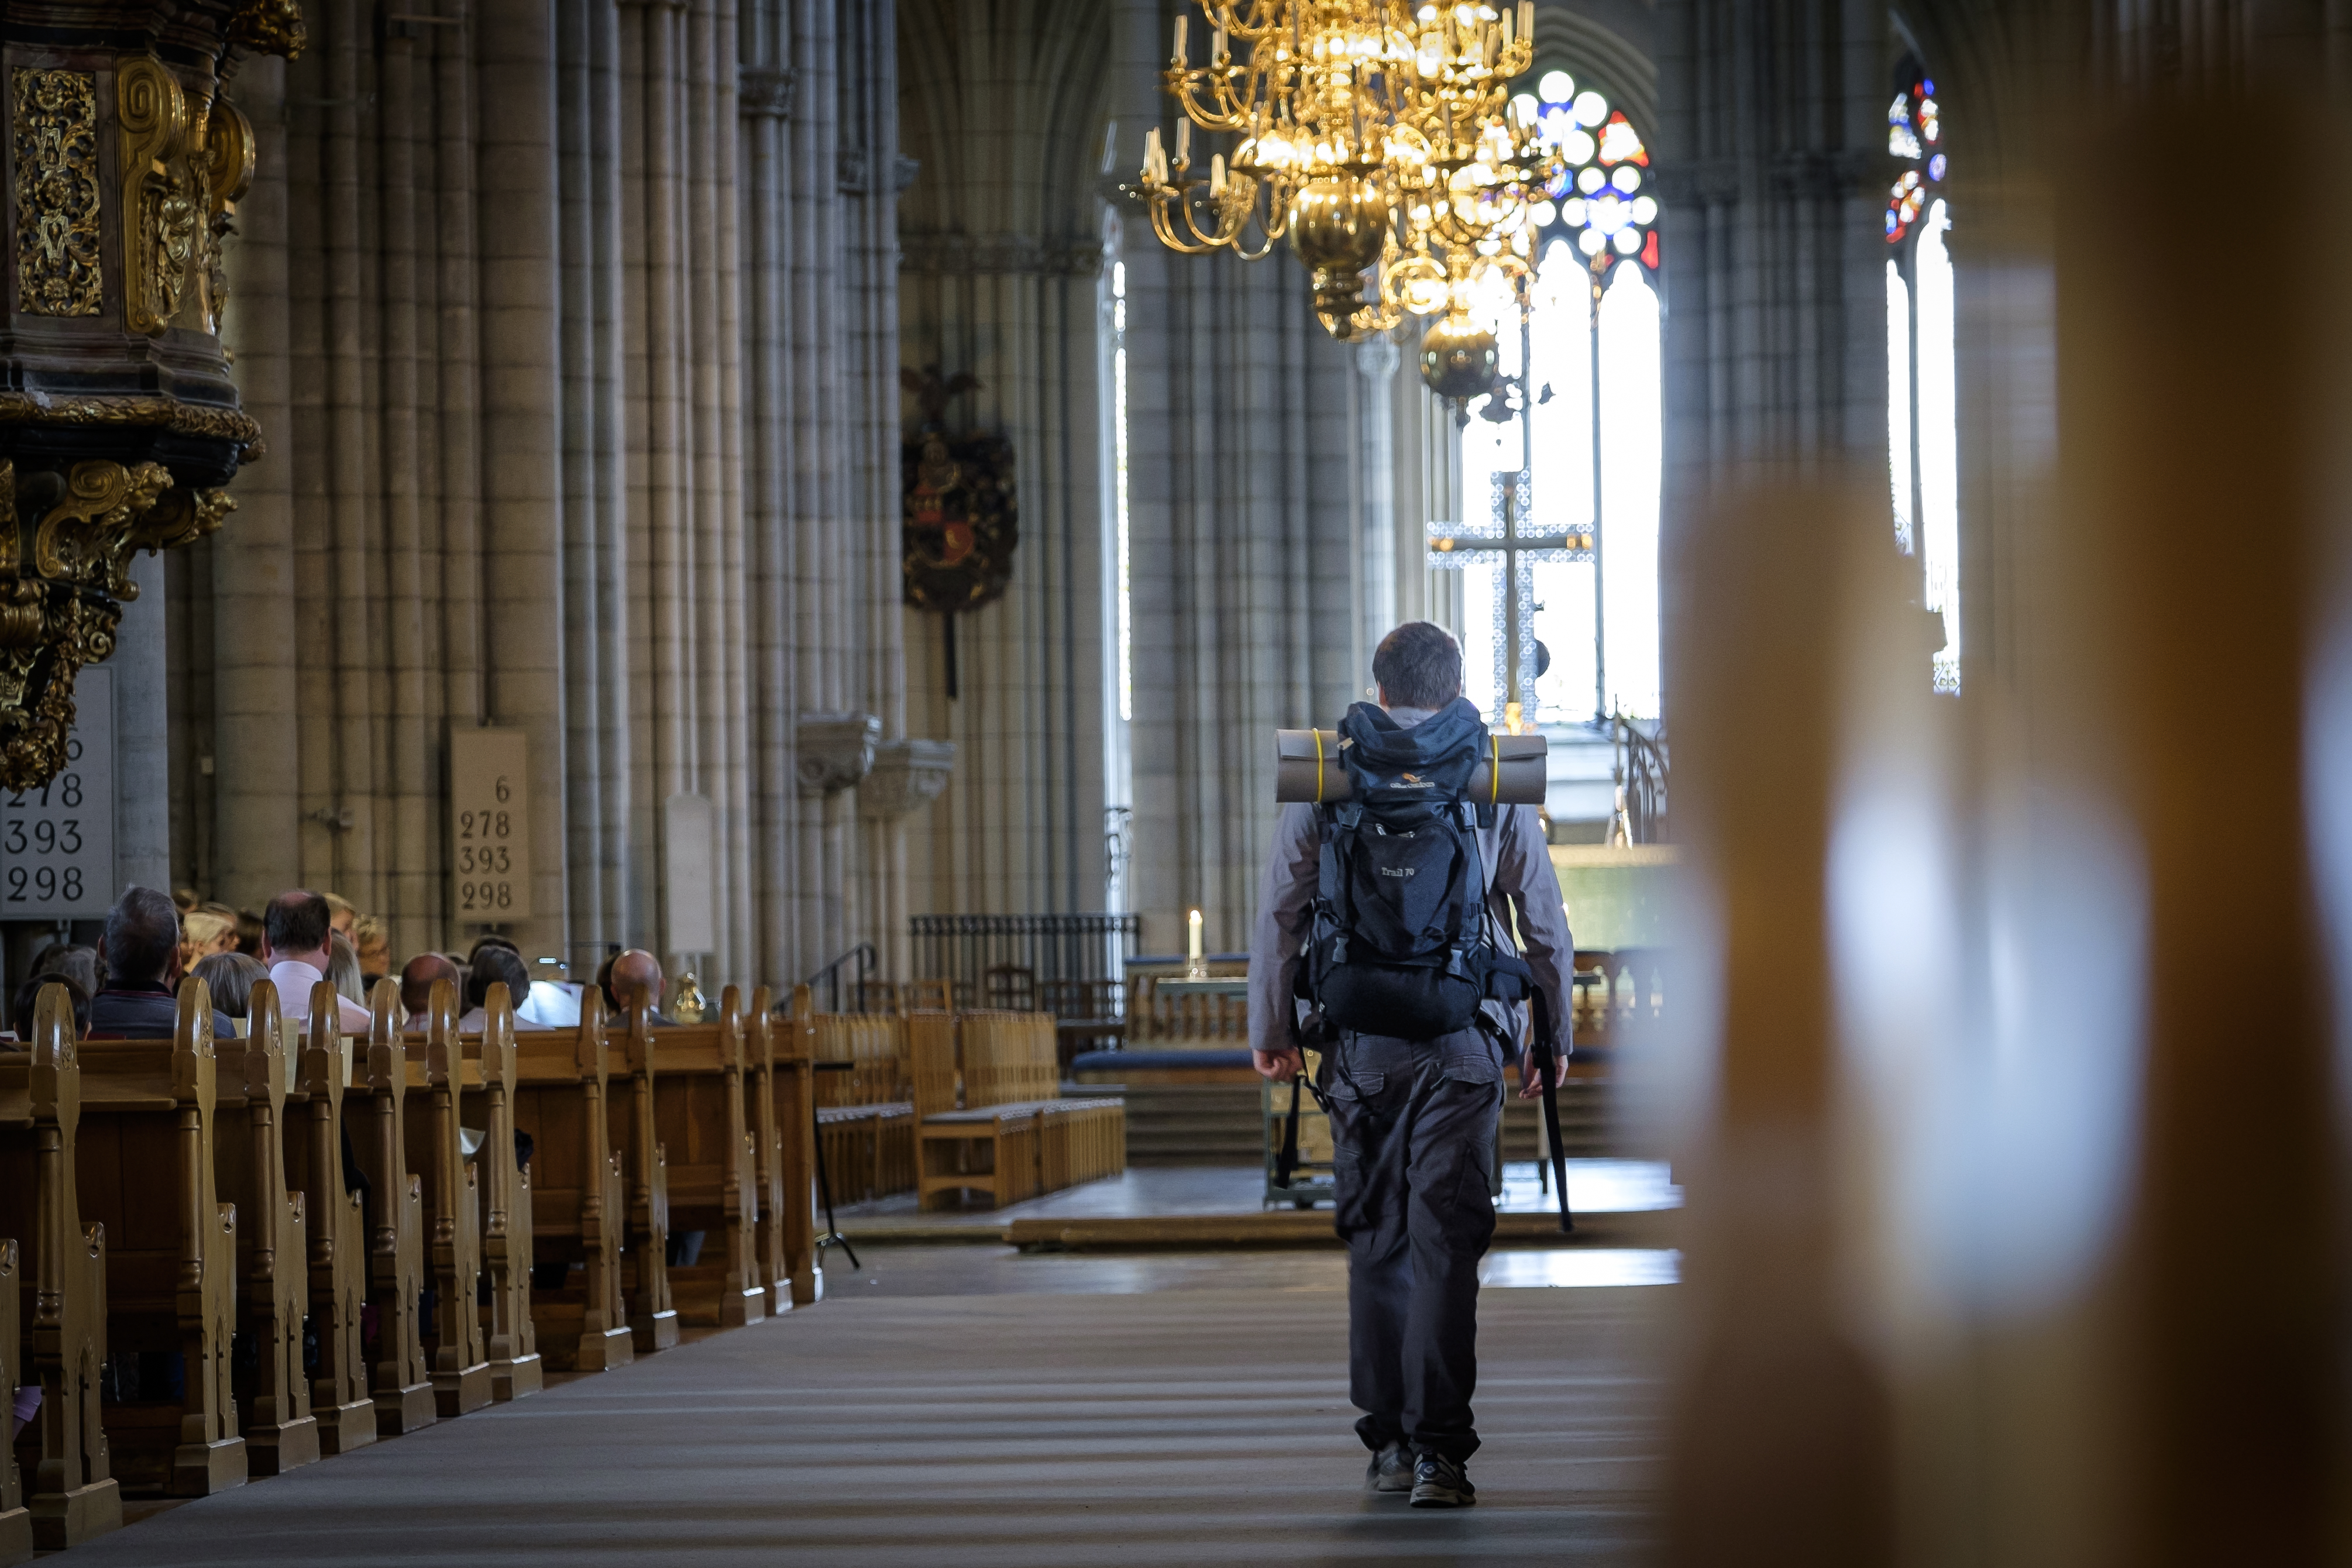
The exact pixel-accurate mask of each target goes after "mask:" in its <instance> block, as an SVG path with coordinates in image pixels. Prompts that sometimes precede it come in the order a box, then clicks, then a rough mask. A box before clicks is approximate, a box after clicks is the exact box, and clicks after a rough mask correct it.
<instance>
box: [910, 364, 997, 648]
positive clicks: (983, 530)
mask: <svg viewBox="0 0 2352 1568" xmlns="http://www.w3.org/2000/svg"><path fill="white" fill-rule="evenodd" d="M899 377H900V380H901V382H902V384H904V385H905V386H906V387H907V389H908V391H910V392H912V393H913V394H914V395H915V396H916V398H917V400H918V401H919V403H920V405H922V410H923V427H922V429H921V431H920V432H919V434H917V435H915V436H913V437H909V438H908V440H907V442H906V443H905V445H904V447H903V467H904V484H905V489H904V495H905V510H904V511H903V513H902V514H901V515H902V521H903V527H904V545H903V555H902V568H901V569H902V571H903V573H904V575H905V582H906V597H907V603H908V605H912V606H913V607H914V608H916V609H919V610H931V611H935V612H938V613H940V614H941V615H948V616H954V615H959V614H961V613H963V612H965V611H969V610H976V609H979V608H980V607H981V606H982V605H988V604H992V603H993V602H994V601H995V600H996V599H997V598H998V597H999V596H1001V595H1003V592H1004V587H1005V584H1007V583H1008V582H1010V581H1011V580H1012V577H1013V547H1014V546H1015V545H1016V544H1018V543H1019V542H1020V538H1021V531H1020V526H1019V514H1018V512H1017V510H1016V509H1015V506H1014V502H1013V443H1011V442H1010V441H1007V440H1006V439H1005V438H1004V437H1002V436H987V435H982V434H980V433H979V432H977V431H974V432H971V433H970V434H967V435H963V436H950V435H948V434H947V433H946V430H945V427H944V426H943V424H942V418H941V416H943V415H944V413H945V412H946V405H947V400H948V399H949V398H950V397H952V396H954V395H957V394H958V393H961V392H969V391H971V390H974V389H976V388H977V387H978V386H979V385H980V383H979V382H978V381H977V380H975V379H974V378H973V377H972V376H971V375H970V374H957V375H955V376H953V377H951V378H948V379H945V380H942V379H941V377H940V373H939V367H938V366H936V365H933V366H931V367H929V369H928V370H925V371H921V372H916V371H912V370H902V371H900V372H899Z"/></svg>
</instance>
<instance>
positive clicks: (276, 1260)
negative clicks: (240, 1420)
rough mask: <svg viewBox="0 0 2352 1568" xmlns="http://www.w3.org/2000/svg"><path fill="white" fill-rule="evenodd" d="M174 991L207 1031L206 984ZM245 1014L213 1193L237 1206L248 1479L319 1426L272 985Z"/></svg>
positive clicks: (311, 1453)
mask: <svg viewBox="0 0 2352 1568" xmlns="http://www.w3.org/2000/svg"><path fill="white" fill-rule="evenodd" d="M180 989H181V990H182V992H183V993H190V992H192V993H194V995H195V997H196V998H197V1001H196V1005H198V1006H200V1007H201V1008H202V1009H203V1017H204V1019H205V1024H206V1026H207V1027H209V1026H210V1021H211V1018H212V997H211V995H210V994H209V993H208V992H207V991H206V988H205V983H204V982H203V981H201V980H197V979H194V978H190V979H187V980H184V981H182V982H181V984H180ZM314 1005H315V1004H314ZM329 1005H330V1008H332V1006H333V1004H332V1003H330V1004H329ZM249 1016H250V1018H251V1024H250V1026H248V1029H247V1034H246V1037H245V1038H244V1039H242V1040H236V1039H232V1040H230V1041H228V1042H226V1047H227V1053H226V1058H225V1059H224V1061H223V1063H222V1070H221V1071H220V1072H219V1075H218V1087H219V1089H220V1101H219V1104H218V1107H217V1112H216V1113H217V1115H218V1117H219V1138H218V1141H217V1142H216V1143H215V1146H214V1151H213V1152H214V1157H215V1161H216V1173H217V1175H218V1177H219V1181H220V1192H221V1196H222V1198H223V1200H224V1201H225V1202H226V1203H229V1204H232V1205H235V1206H236V1212H237V1215H238V1217H239V1220H240V1222H241V1223H240V1224H239V1225H238V1226H237V1278H238V1284H239V1288H238V1290H237V1296H238V1306H237V1313H236V1322H237V1331H238V1332H239V1333H240V1334H242V1335H244V1336H245V1339H246V1342H247V1344H248V1345H250V1346H251V1347H252V1350H251V1353H252V1356H253V1366H252V1370H251V1371H250V1372H247V1373H240V1374H238V1375H237V1376H236V1378H235V1383H236V1392H237V1395H238V1398H239V1401H240V1402H241V1403H242V1404H243V1405H244V1406H245V1426H244V1430H245V1458H246V1464H247V1468H249V1469H250V1471H251V1472H252V1473H253V1474H254V1475H257V1476H275V1475H282V1474H283V1473H284V1472H286V1471H288V1470H290V1469H293V1468H296V1467H298V1466H300V1465H307V1464H310V1463H311V1462H312V1461H313V1460H315V1459H317V1458H319V1447H320V1445H319V1422H318V1418H317V1417H316V1416H314V1415H311V1414H310V1386H309V1384H308V1380H307V1379H306V1378H305V1377H304V1375H303V1372H302V1323H303V1320H304V1319H305V1318H307V1317H308V1316H309V1315H310V1247H309V1242H308V1236H307V1225H306V1221H307V1219H308V1217H309V1216H308V1214H307V1212H306V1206H305V1194H303V1193H301V1192H299V1191H293V1190H289V1187H288V1184H287V1178H286V1170H287V1165H286V1140H287V1133H288V1131H289V1129H288V1124H287V1110H286V1107H287V1098H288V1095H289V1092H290V1091H291V1090H292V1089H293V1087H294V1083H293V1073H292V1072H291V1070H290V1068H291V1066H292V1064H291V1063H289V1061H288V1060H287V1057H286V1037H285V1032H284V1030H283V1028H282V1027H281V1026H280V1019H279V1016H278V987H277V986H275V985H273V984H270V983H269V982H268V981H267V980H257V981H255V982H254V983H253V994H252V999H251V1003H250V1013H249ZM240 1047H241V1048H240ZM321 1217H322V1218H323V1217H325V1216H321Z"/></svg>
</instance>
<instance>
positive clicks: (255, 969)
mask: <svg viewBox="0 0 2352 1568" xmlns="http://www.w3.org/2000/svg"><path fill="white" fill-rule="evenodd" d="M190 973H193V974H194V976H195V977H196V978H197V979H199V980H201V981H203V982H204V983H205V986H206V988H207V989H209V990H210V991H211V992H212V994H213V1008H214V1010H215V1011H216V1012H219V1013H222V1014H225V1015H226V1016H228V1017H231V1018H242V1017H245V1016H247V1014H249V1013H251V1012H252V1011H253V983H254V982H255V981H257V980H267V979H268V978H269V971H268V970H267V969H264V968H262V967H261V960H259V959H257V958H251V957H247V955H246V954H244V953H242V952H215V953H214V954H212V955H211V956H210V957H207V958H200V959H198V960H196V966H195V968H194V970H192V971H190Z"/></svg>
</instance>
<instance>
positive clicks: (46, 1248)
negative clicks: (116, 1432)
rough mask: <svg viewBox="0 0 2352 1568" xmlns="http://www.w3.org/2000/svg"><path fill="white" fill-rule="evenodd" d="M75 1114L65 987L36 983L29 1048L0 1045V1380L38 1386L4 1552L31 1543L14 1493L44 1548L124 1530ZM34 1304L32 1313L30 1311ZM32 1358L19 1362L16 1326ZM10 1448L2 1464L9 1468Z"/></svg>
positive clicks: (100, 1295)
mask: <svg viewBox="0 0 2352 1568" xmlns="http://www.w3.org/2000/svg"><path fill="white" fill-rule="evenodd" d="M80 1122H81V1068H80V1062H79V1053H78V1052H77V1051H76V1049H75V1042H74V1024H73V1006H72V1004H71V1003H70V1002H69V1001H68V1000H67V997H66V991H65V987H63V986H62V985H47V986H44V987H42V989H41V992H40V994H39V998H38V1000H37V1003H36V1005H35V1011H34V1016H33V1029H32V1048H31V1050H29V1051H9V1052H6V1053H5V1054H0V1236H5V1237H8V1238H9V1240H8V1241H7V1243H6V1244H5V1247H6V1248H7V1249H8V1250H9V1251H10V1253H11V1256H12V1262H11V1266H10V1267H9V1268H7V1270H6V1278H5V1279H0V1287H5V1291H0V1294H5V1298H6V1300H5V1305H0V1344H5V1347H6V1349H5V1352H0V1354H5V1358H6V1368H5V1376H0V1386H14V1384H16V1383H17V1382H19V1381H22V1382H29V1383H37V1384H40V1387H41V1409H40V1414H39V1415H37V1416H36V1417H35V1423H36V1426H37V1431H38V1433H39V1443H40V1461H39V1464H38V1465H37V1468H35V1470H34V1473H33V1476H32V1478H31V1480H32V1486H31V1489H30V1491H29V1492H26V1491H24V1490H23V1489H22V1483H23V1479H24V1478H23V1477H21V1476H19V1477H18V1478H17V1480H18V1487H19V1489H18V1491H17V1492H16V1493H15V1494H9V1493H0V1558H6V1559H7V1560H10V1561H21V1560H22V1558H21V1556H16V1555H12V1554H13V1553H18V1552H24V1551H25V1550H26V1542H25V1532H24V1530H23V1529H21V1528H19V1527H17V1526H15V1525H12V1524H10V1523H9V1522H8V1520H9V1516H10V1514H11V1513H13V1511H14V1505H13V1503H12V1496H14V1497H16V1498H21V1500H22V1503H23V1507H24V1512H25V1516H26V1524H27V1525H28V1526H29V1531H30V1537H31V1540H30V1543H29V1544H30V1545H31V1546H35V1547H38V1548H39V1549H40V1550H42V1551H45V1552H58V1551H63V1550H65V1549H66V1548H68V1547H71V1546H79V1545H80V1544H81V1543H82V1542H85V1541H89V1540H92V1539H94V1538H96V1537H98V1536H100V1535H103V1534H105V1533H107V1532H108V1531H112V1530H119V1529H121V1527H122V1494H121V1489H119V1488H118V1487H117V1485H116V1483H115V1481H114V1479H113V1474H112V1471H111V1468H110V1464H111V1456H110V1447H109V1445H108V1443H107V1439H106V1431H105V1428H104V1426H102V1424H101V1422H100V1408H99V1371H100V1367H101V1366H102V1365H103V1364H104V1363H105V1361H106V1346H107V1339H106V1231H105V1227H104V1226H98V1225H85V1224H84V1223H83V1222H82V1218H81V1211H80V1206H79V1183H78V1181H77V1179H76V1171H77V1153H78V1148H77V1145H78V1142H79V1128H80ZM28 1309H29V1310H28ZM26 1323H29V1324H30V1333H29V1335H28V1336H26V1339H27V1341H28V1342H29V1344H30V1347H31V1352H32V1353H31V1356H30V1358H29V1361H28V1362H27V1363H26V1364H25V1365H24V1366H22V1367H21V1368H19V1367H18V1365H17V1363H16V1355H17V1348H18V1345H19V1344H20V1341H19V1339H18V1333H19V1331H20V1330H21V1329H22V1327H23V1325H25V1324H26ZM14 1461H15V1450H14V1447H13V1446H11V1447H10V1450H9V1452H8V1453H7V1455H5V1457H0V1464H5V1465H9V1466H13V1464H14Z"/></svg>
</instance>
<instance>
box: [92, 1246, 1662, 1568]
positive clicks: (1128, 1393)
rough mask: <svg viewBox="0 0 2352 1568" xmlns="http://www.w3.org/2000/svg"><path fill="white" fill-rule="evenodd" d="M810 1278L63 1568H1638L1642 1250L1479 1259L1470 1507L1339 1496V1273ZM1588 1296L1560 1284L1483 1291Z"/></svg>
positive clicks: (1284, 1267) (1024, 1267) (1267, 1266)
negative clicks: (610, 1368)
mask: <svg viewBox="0 0 2352 1568" xmlns="http://www.w3.org/2000/svg"><path fill="white" fill-rule="evenodd" d="M864 1257H865V1262H866V1268H863V1269H851V1268H848V1266H847V1263H846V1260H845V1259H844V1258H839V1257H838V1256H837V1255H836V1257H835V1259H834V1262H833V1267H832V1268H830V1269H829V1270H828V1274H827V1299H826V1300H824V1301H823V1302H820V1303H819V1304H817V1305H816V1306H814V1307H813V1308H810V1309H807V1310H802V1311H796V1312H793V1313H791V1314H789V1315H788V1316H786V1317H784V1318H782V1319H780V1320H777V1321H772V1322H769V1323H765V1324H761V1325H758V1326H756V1327H753V1328H750V1329H744V1330H738V1331H733V1332H730V1333H724V1334H714V1335H711V1336H709V1337H708V1338H703V1339H699V1340H697V1341H695V1342H690V1343H688V1344H687V1345H685V1346H682V1347H680V1348H679V1349H677V1350H675V1351H671V1352H667V1353H665V1354H662V1355H659V1356H656V1357H651V1358H648V1359H647V1360H646V1361H644V1362H641V1363H637V1364H635V1365H634V1366H631V1367H627V1368H624V1369H622V1370H620V1371H618V1372H613V1373H604V1374H602V1375H598V1376H589V1377H581V1378H574V1379H569V1380H565V1381H563V1382H562V1383H561V1384H559V1385H558V1386H555V1387H552V1388H551V1389H549V1390H548V1391H547V1392H546V1393H544V1394H540V1395H539V1396H537V1397H535V1398H532V1399H528V1400H525V1401H523V1402H521V1403H520V1404H519V1405H507V1406H499V1407H495V1408H493V1409H490V1410H486V1411H482V1412H478V1413H477V1414H475V1415H468V1416H466V1417H465V1418H464V1419H462V1420H458V1421H453V1422H446V1423H443V1424H442V1425H439V1426H434V1427H431V1428H428V1429H427V1430H425V1431H423V1432H420V1433H416V1434H414V1435H412V1436H406V1437H403V1438H400V1439H397V1440H395V1441H392V1442H386V1443H382V1444H378V1445H376V1446H374V1447H370V1448H366V1449H362V1450H361V1451H360V1452H359V1453H356V1454H352V1455H349V1456H346V1457H344V1458H337V1459H331V1460H327V1461H325V1462H322V1463H320V1464H318V1465H313V1466H310V1467H307V1468H303V1469H300V1470H298V1471H295V1472H294V1473H292V1474H291V1475H288V1476H284V1477H280V1478H278V1479H273V1480H268V1481H257V1482H255V1483H252V1484H250V1485H248V1486H246V1487H244V1488H241V1489H237V1490H236V1491H233V1492H230V1493H227V1494H226V1495H224V1496H221V1497H218V1498H211V1499H206V1500H202V1501H197V1502H192V1503H188V1504H185V1505H183V1506H180V1507H176V1508H173V1509H171V1510H169V1511H166V1512H163V1513H160V1514H158V1515H156V1516H154V1517H152V1518H149V1519H146V1520H144V1521H142V1522H140V1523H137V1524H133V1525H131V1526H129V1527H128V1528H126V1529H124V1530H123V1531H120V1532H119V1533H117V1534H115V1535H112V1536H110V1537H107V1538H105V1539H104V1540H101V1541H99V1542H92V1543H90V1544H89V1545H88V1546H85V1547H82V1548H80V1549H79V1550H77V1551H75V1552H72V1553H70V1561H71V1562H72V1563H75V1564H78V1565H79V1564H88V1565H89V1568H105V1565H109V1564H131V1563H138V1564H165V1563H280V1562H283V1563H294V1562H300V1563H316V1564H337V1565H343V1564H351V1565H358V1564H383V1565H394V1564H402V1565H405V1564H416V1563H469V1564H472V1563H492V1564H548V1565H554V1564H559V1563H561V1564H580V1563H623V1562H626V1563H663V1564H669V1563H682V1564H691V1565H695V1568H706V1565H707V1568H720V1565H733V1564H738V1563H740V1564H751V1563H759V1564H763V1565H764V1564H786V1565H798V1564H811V1565H815V1564H844V1565H850V1564H855V1565H858V1568H893V1565H897V1564H916V1563H957V1564H959V1565H971V1568H995V1565H1002V1568H1061V1565H1070V1568H1094V1565H1097V1564H1102V1563H1121V1564H1128V1563H1133V1564H1148V1565H1166V1568H1194V1565H1200V1564H1213V1563H1281V1564H1284V1565H1285V1568H1293V1565H1295V1568H1316V1565H1320V1564H1333V1565H1338V1564H1353V1563H1394V1564H1407V1563H1427V1564H1436V1563H1482V1564H1485V1563H1494V1564H1520V1563H1525V1564H1537V1563H1545V1564H1553V1563H1611V1564H1614V1563H1633V1562H1637V1561H1640V1560H1641V1559H1642V1557H1643V1551H1644V1547H1645V1543H1646V1539H1647V1517H1648V1511H1649V1507H1650V1504H1651V1501H1652V1499H1653V1497H1654V1491H1655V1488H1656V1485H1657V1470H1656V1454H1657V1431H1658V1416H1657V1406H1658V1403H1659V1387H1658V1374H1657V1367H1658V1364H1659V1362H1658V1352H1659V1347H1660V1344H1661V1342H1662V1339H1663V1333H1664V1330H1665V1329H1666V1328H1667V1326H1668V1325H1667V1324H1666V1322H1665V1319H1666V1317H1667V1314H1668V1313H1669V1311H1670V1310H1671V1308H1672V1305H1673V1302H1674V1300H1675V1298H1676V1297H1677V1296H1678V1294H1679V1292H1677V1291H1675V1290H1673V1289H1658V1288H1654V1287H1656V1286H1657V1285H1659V1284H1662V1283H1664V1282H1665V1281H1668V1280H1671V1279H1672V1278H1673V1277H1674V1276H1673V1270H1674V1264H1675V1258H1674V1256H1673V1254H1671V1253H1664V1252H1624V1251H1611V1250H1602V1249H1587V1250H1559V1251H1532V1250H1523V1251H1517V1252H1511V1253H1498V1254H1496V1255H1495V1256H1494V1257H1492V1258H1489V1260H1488V1283H1489V1284H1490V1285H1491V1286H1495V1287H1498V1288H1497V1289H1490V1290H1489V1291H1488V1292H1487V1293H1486V1296H1485V1298H1484V1299H1483V1301H1482V1305H1481V1310H1480V1319H1481V1322H1480V1332H1479V1349H1480V1355H1481V1361H1482V1377H1481V1384H1480V1394H1479V1399H1478V1414H1479V1426H1480V1429H1481V1432H1482V1433H1483V1434H1484V1436H1485V1438H1486V1445H1487V1446H1486V1449H1485V1450H1484V1451H1483V1452H1482V1453H1481V1454H1480V1456H1479V1457H1478V1458H1477V1460H1476V1461H1475V1464H1474V1465H1473V1467H1472V1474H1473V1476H1474V1478H1475V1479H1476V1480H1477V1481H1478V1483H1479V1488H1480V1505H1479V1506H1478V1507H1477V1508H1476V1509H1475V1510H1468V1511H1466V1512H1464V1513H1459V1514H1445V1513H1428V1512H1422V1513H1415V1512H1412V1511H1411V1510H1406V1509H1404V1508H1402V1507H1401V1506H1399V1505H1398V1503H1397V1502H1395V1501H1394V1500H1374V1499H1372V1498H1370V1497H1367V1496H1366V1495H1364V1494H1363V1493H1362V1492H1361V1491H1360V1481H1361V1474H1362V1468H1363V1455H1362V1452H1361V1450H1360V1448H1359V1447H1357V1445H1356V1443H1355V1439H1354V1437H1353V1436H1352V1434H1351V1433H1350V1432H1349V1421H1350V1420H1351V1419H1352V1415H1353V1413H1352V1411H1350V1410H1349V1407H1348V1403H1347V1386H1346V1369H1345V1347H1346V1335H1347V1324H1346V1319H1347V1303H1346V1297H1345V1294H1344V1284H1345V1263H1344V1259H1343V1258H1341V1256H1340V1255H1339V1254H1337V1253H1335V1252H1283V1251H1266V1252H1255V1253H1241V1254H1205V1255H1184V1254H1173V1255H1171V1254H1153V1255H1146V1256H1108V1257H1106V1256H1053V1255H1043V1256H1024V1255H1021V1254H1018V1253H1015V1252H1013V1250H1012V1249H1011V1248H1009V1247H996V1246H992V1245H987V1244H981V1245H972V1244H969V1243H967V1244H961V1245H945V1246H903V1245H902V1246H897V1247H875V1248H873V1249H872V1250H871V1251H870V1252H867V1253H866V1254H865V1255H864ZM1540 1286H1584V1287H1590V1288H1584V1289H1537V1288H1528V1289H1508V1288H1499V1287H1540Z"/></svg>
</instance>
